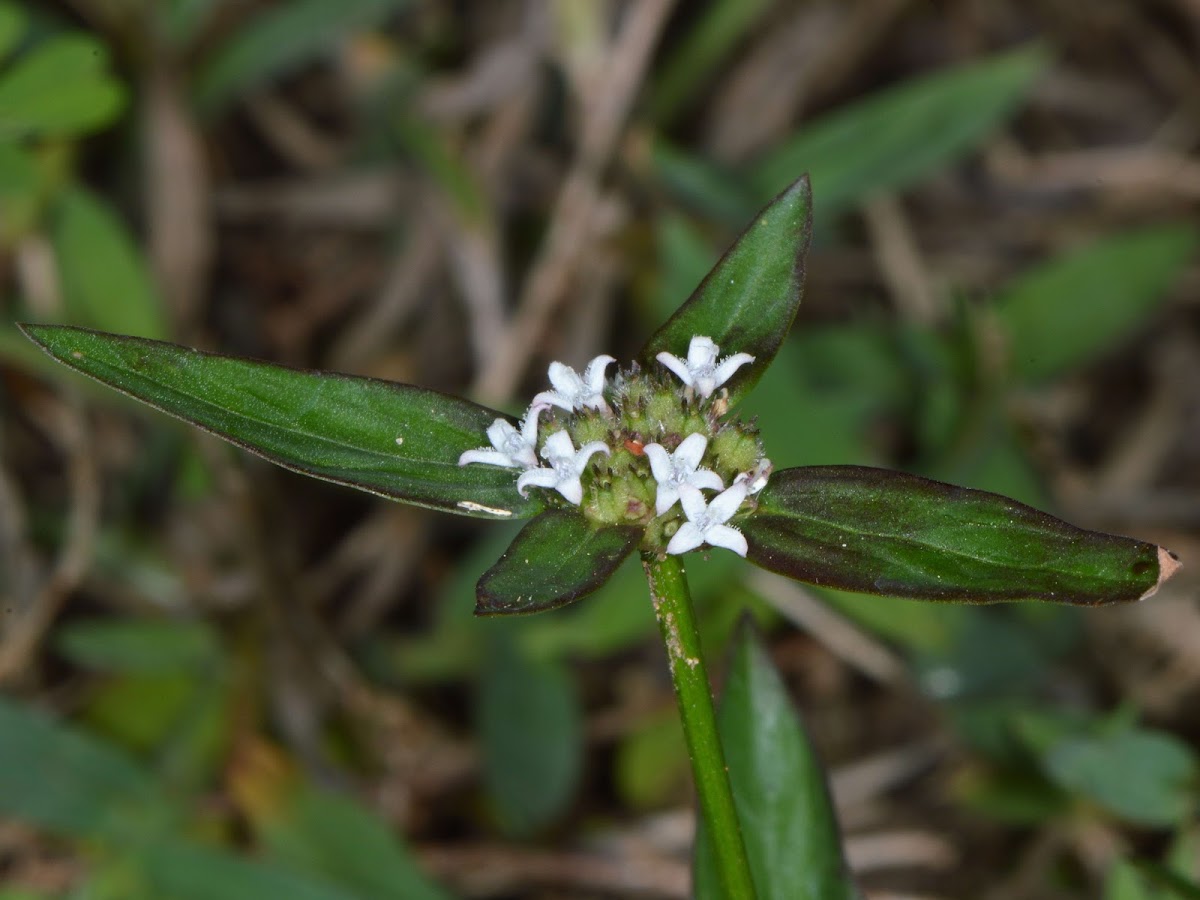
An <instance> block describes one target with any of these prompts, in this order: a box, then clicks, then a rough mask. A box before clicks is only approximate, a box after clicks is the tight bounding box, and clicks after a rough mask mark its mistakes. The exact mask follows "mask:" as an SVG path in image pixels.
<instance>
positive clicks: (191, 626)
mask: <svg viewBox="0 0 1200 900" xmlns="http://www.w3.org/2000/svg"><path fill="white" fill-rule="evenodd" d="M55 646H56V647H57V649H58V652H59V653H61V654H62V655H63V656H65V657H67V659H69V660H71V661H72V662H73V663H75V664H76V665H79V666H86V667H88V668H90V669H97V670H100V671H107V672H138V673H162V672H189V671H195V670H197V669H203V668H206V667H208V666H211V665H213V664H215V663H217V662H218V661H219V660H220V659H221V655H222V651H221V645H220V642H219V641H218V640H217V636H216V635H215V634H214V633H213V631H212V629H211V628H209V626H208V625H207V624H206V623H204V622H172V621H165V620H157V619H125V620H114V619H99V618H98V619H79V620H75V621H71V622H68V623H67V624H65V625H64V626H63V627H62V628H60V629H59V630H58V633H57V635H56V638H55Z"/></svg>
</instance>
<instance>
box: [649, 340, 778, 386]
mask: <svg viewBox="0 0 1200 900" xmlns="http://www.w3.org/2000/svg"><path fill="white" fill-rule="evenodd" d="M719 351H720V348H719V347H717V345H716V344H714V343H713V341H712V338H707V337H702V336H701V335H697V336H696V337H694V338H692V342H691V343H690V344H689V345H688V355H687V360H682V359H680V358H679V357H678V356H674V355H672V354H670V353H667V352H665V351H664V352H662V353H660V354H658V356H656V357H655V359H657V360H658V361H659V362H660V363H662V364H663V365H664V366H666V367H667V368H668V369H670V370H671V371H672V372H674V373H675V374H676V375H678V376H679V378H680V380H681V381H682V382H683V383H684V384H686V385H687V386H688V387H690V388H691V389H692V390H694V391H695V392H696V393H697V394H699V395H700V396H701V397H704V398H706V399H707V398H708V397H711V396H712V392H713V391H715V390H716V389H717V388H719V387H720V386H721V385H723V384H724V383H725V382H727V381H728V380H729V379H730V378H732V377H733V373H734V372H736V371H737V370H738V369H740V368H741V367H742V366H744V365H745V364H746V363H748V362H754V357H753V356H751V355H750V354H749V353H735V354H733V356H727V357H726V358H725V359H723V360H721V361H720V363H718V362H717V354H718V352H719Z"/></svg>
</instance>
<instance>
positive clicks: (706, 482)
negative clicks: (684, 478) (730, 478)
mask: <svg viewBox="0 0 1200 900" xmlns="http://www.w3.org/2000/svg"><path fill="white" fill-rule="evenodd" d="M688 484H690V485H692V487H698V488H704V489H705V490H708V491H723V490H725V482H724V481H722V480H721V476H720V475H718V474H717V473H716V472H714V471H712V470H711V469H697V470H696V471H695V472H693V473H692V476H691V477H690V478H689V479H688Z"/></svg>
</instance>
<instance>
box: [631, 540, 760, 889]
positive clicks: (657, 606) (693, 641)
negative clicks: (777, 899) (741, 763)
mask: <svg viewBox="0 0 1200 900" xmlns="http://www.w3.org/2000/svg"><path fill="white" fill-rule="evenodd" d="M642 566H643V567H644V568H645V570H646V578H647V579H648V580H649V582H650V598H651V600H653V601H654V612H655V615H656V616H657V617H658V627H659V631H661V632H662V637H663V643H664V644H665V645H666V648H667V661H668V662H669V664H670V666H671V681H672V682H673V683H674V685H675V698H676V700H677V701H678V703H679V717H680V719H681V720H682V723H683V734H684V738H685V739H686V741H687V747H688V755H689V756H690V757H691V760H692V777H693V778H694V779H695V781H696V794H697V796H698V797H699V799H700V814H701V815H702V816H703V817H704V824H705V827H706V828H707V829H708V831H709V833H710V834H711V835H712V839H713V840H712V845H713V847H714V851H715V854H716V864H717V871H718V873H719V874H720V878H721V884H722V886H723V888H724V893H723V896H725V897H728V898H730V900H754V897H755V891H754V880H753V879H752V878H751V876H750V864H749V861H748V859H747V857H746V845H745V844H744V843H743V842H742V829H741V826H740V825H739V824H738V817H737V809H736V808H735V807H734V803H733V792H732V791H731V790H730V787H729V774H728V771H727V769H726V766H725V753H724V751H723V750H722V749H721V740H720V738H719V737H718V735H717V717H716V713H715V711H714V710H713V701H712V693H711V692H710V691H709V687H708V673H707V671H706V669H705V666H704V654H703V651H702V650H701V647H700V635H699V633H698V632H697V631H696V617H695V614H694V613H693V611H692V597H691V594H690V593H689V591H688V585H687V578H686V576H685V575H684V571H683V563H682V562H680V560H679V558H678V557H676V556H667V557H663V558H661V559H660V558H658V557H657V555H655V554H649V553H647V554H645V555H643V557H642Z"/></svg>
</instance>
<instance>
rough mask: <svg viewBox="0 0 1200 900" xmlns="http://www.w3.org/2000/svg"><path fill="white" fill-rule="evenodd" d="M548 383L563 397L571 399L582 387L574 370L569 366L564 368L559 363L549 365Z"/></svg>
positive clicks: (581, 382)
mask: <svg viewBox="0 0 1200 900" xmlns="http://www.w3.org/2000/svg"><path fill="white" fill-rule="evenodd" d="M548 374H549V375H550V383H551V384H552V385H554V389H555V390H556V391H558V392H559V393H560V394H562V395H563V396H565V397H573V396H575V395H576V394H578V393H579V389H580V388H581V387H583V380H582V379H581V378H580V377H579V376H578V375H577V374H575V370H574V369H572V368H571V367H570V366H565V365H563V364H562V363H560V362H552V363H550V371H549V373H548Z"/></svg>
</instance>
